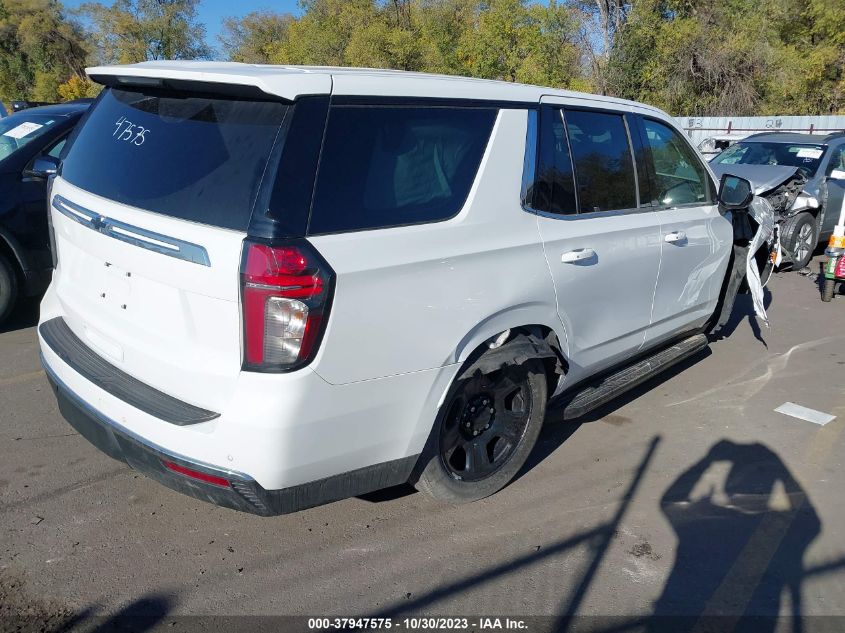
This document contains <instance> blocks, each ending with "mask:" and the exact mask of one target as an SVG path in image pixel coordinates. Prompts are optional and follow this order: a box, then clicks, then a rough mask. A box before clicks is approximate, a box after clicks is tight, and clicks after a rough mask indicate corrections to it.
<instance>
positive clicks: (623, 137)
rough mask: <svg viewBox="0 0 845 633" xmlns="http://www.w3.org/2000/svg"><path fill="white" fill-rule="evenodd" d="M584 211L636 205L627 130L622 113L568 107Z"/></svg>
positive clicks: (573, 158) (632, 163)
mask: <svg viewBox="0 0 845 633" xmlns="http://www.w3.org/2000/svg"><path fill="white" fill-rule="evenodd" d="M565 116H566V129H567V133H568V136H569V147H570V148H571V152H572V160H573V162H574V164H575V180H576V182H577V183H578V201H579V205H580V211H581V213H595V212H599V211H615V210H623V209H635V208H637V186H636V178H635V171H634V161H633V159H632V156H631V146H630V143H629V140H628V131H627V128H626V127H625V121H624V119H623V117H622V115H621V114H609V113H604V112H588V111H584V110H566V113H565Z"/></svg>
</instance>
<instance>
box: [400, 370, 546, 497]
mask: <svg viewBox="0 0 845 633" xmlns="http://www.w3.org/2000/svg"><path fill="white" fill-rule="evenodd" d="M547 391H548V387H547V382H546V374H545V370H544V368H543V363H542V362H540V361H539V360H528V361H526V362H525V363H523V364H521V365H518V364H517V363H515V362H511V363H507V364H504V365H502V366H501V368H500V369H498V370H496V371H494V372H492V373H488V374H481V372H480V371H476V372H475V373H474V375H472V376H468V377H464V376H461V377H459V378H458V379H456V380H455V382H454V383H453V384H452V386H451V387H450V388H449V392H448V394H447V396H446V398H445V400H444V402H443V406H442V407H441V408H440V412H439V413H438V416H437V419H436V420H435V423H434V427H433V428H432V431H431V434H430V436H429V438H428V442H427V443H426V447H425V449H424V450H423V452H422V455H421V456H420V461H419V462H418V470H417V472H419V473H420V474H419V476H418V478H417V480H416V481H412V483H413V484H414V486H415V487H416V489H417V490H419V491H420V492H423V493H425V494H427V495H429V496H430V497H433V498H435V499H437V500H439V501H445V502H449V503H468V502H471V501H477V500H479V499H483V498H484V497H488V496H490V495H492V494H493V493H495V492H498V491H499V490H501V489H502V488H504V487H505V486H506V485H507V484H508V483H510V481H511V480H512V479H513V478H514V477H515V476H516V474H517V473H518V472H519V470H520V469H521V468H522V466H523V465H524V464H525V461H526V460H527V459H528V456H529V455H530V453H531V450H532V449H533V448H534V445H535V444H536V443H537V437H538V435H539V434H540V429H541V428H542V426H543V418H544V416H545V413H546V400H547V398H548V393H547ZM490 409H492V410H493V412H492V413H491V412H490ZM503 413H505V414H507V415H503ZM467 425H469V426H467ZM476 433H477V436H476V435H475V434H476ZM473 458H475V459H473Z"/></svg>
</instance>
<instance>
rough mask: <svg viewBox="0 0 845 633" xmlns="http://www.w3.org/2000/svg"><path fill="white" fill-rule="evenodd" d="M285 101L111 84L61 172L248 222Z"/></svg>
mask: <svg viewBox="0 0 845 633" xmlns="http://www.w3.org/2000/svg"><path fill="white" fill-rule="evenodd" d="M287 110H288V106H287V105H286V104H284V103H281V102H278V101H269V100H268V101H254V100H241V99H235V98H223V97H217V96H206V95H200V94H194V93H178V92H169V91H168V92H163V91H157V90H154V89H138V90H135V89H133V90H118V89H110V90H108V91H107V92H106V94H104V95H103V96H102V98H101V99H100V100H99V101H98V103H97V105H96V106H95V107H94V110H93V111H92V112H91V113H90V115H89V117H88V120H87V121H86V123H85V125H84V126H83V128H82V129H81V130H80V131H79V133H78V136H77V137H76V139H75V140H74V142H73V145H72V146H71V147H70V150H69V151H68V154H67V156H66V157H65V159H64V164H63V167H62V177H63V178H65V179H66V180H68V181H69V182H70V183H72V184H74V185H76V186H77V187H80V188H82V189H85V190H86V191H89V192H90V193H93V194H96V195H99V196H102V197H104V198H108V199H110V200H115V201H117V202H122V203H124V204H128V205H131V206H135V207H139V208H141V209H145V210H148V211H154V212H156V213H160V214H163V215H168V216H171V217H175V218H180V219H183V220H191V221H194V222H201V223H203V224H211V225H214V226H219V227H223V228H227V229H236V230H245V229H246V228H247V226H248V224H249V220H250V216H251V214H252V208H253V206H254V204H255V201H256V198H257V195H258V190H259V185H260V184H261V182H262V178H263V176H264V172H265V168H266V167H267V161H268V158H269V156H270V151H271V149H272V148H273V145H274V143H275V142H276V141H277V138H278V137H279V136H280V130H281V126H282V122H283V120H284V117H285V114H286V112H287Z"/></svg>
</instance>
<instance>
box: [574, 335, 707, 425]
mask: <svg viewBox="0 0 845 633" xmlns="http://www.w3.org/2000/svg"><path fill="white" fill-rule="evenodd" d="M707 342H708V341H707V336H705V335H704V334H696V335H695V336H691V337H689V338H687V339H684V340H683V341H681V342H680V343H676V344H675V345H673V346H672V347H667V348H664V349H662V350H660V351H659V352H657V353H656V354H653V355H651V356H648V357H646V358H644V359H643V360H641V361H638V362H636V363H634V364H633V365H627V366H625V367H623V368H622V369H620V370H618V371H617V372H615V373H613V374H610V375H608V376H605V377H604V378H602V379H601V380H600V381H599V382H595V383H593V384H591V385H589V386H586V387H584V388H582V389H580V390H579V391H577V392H576V393H575V396H574V397H573V398H572V399H571V400H569V402H568V403H567V404H566V406H565V407H564V409H563V419H564V420H572V419H573V418H579V417H581V416H582V415H584V414H585V413H587V412H589V411H592V410H593V409H595V408H597V407H600V406H601V405H603V404H605V403H606V402H610V401H611V400H613V399H614V398H616V397H617V396H619V395H621V394H623V393H625V392H626V391H628V390H629V389H632V388H633V387H636V386H637V385H639V384H642V383H644V382H645V381H646V380H648V379H650V378H653V377H654V376H656V375H657V374H659V373H660V372H662V371H664V370H666V369H668V368H669V367H671V366H672V365H675V364H676V363H679V362H680V361H682V360H684V359H685V358H687V357H689V356H692V355H693V354H695V353H696V352H700V351H701V350H703V349H704V348H705V347H707Z"/></svg>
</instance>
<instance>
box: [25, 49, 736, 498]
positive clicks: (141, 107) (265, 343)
mask: <svg viewBox="0 0 845 633" xmlns="http://www.w3.org/2000/svg"><path fill="white" fill-rule="evenodd" d="M88 72H89V75H90V76H91V78H92V79H94V80H95V81H97V82H99V83H102V84H105V85H106V86H107V88H106V89H105V90H104V91H103V92H102V93H101V95H100V97H99V98H98V99H97V102H96V104H95V105H94V107H92V108H91V110H90V111H89V112H88V114H87V115H86V118H85V120H84V121H83V124H82V125H80V127H79V128H78V129H77V131H76V132H75V133H74V136H73V138H72V139H70V140H69V142H68V149H67V150H66V151H65V156H64V157H63V163H62V166H61V170H60V173H59V175H58V176H57V177H56V178H55V180H54V181H53V184H52V191H51V194H50V207H51V223H52V231H53V236H52V239H53V242H54V252H55V255H56V270H55V274H54V276H53V281H52V285H51V286H50V289H49V291H48V292H47V295H46V296H45V298H44V300H43V303H42V305H41V322H40V325H39V335H40V343H41V350H42V357H43V364H44V367H45V369H46V371H47V373H48V375H49V377H50V379H51V382H52V383H53V384H54V385H55V389H56V394H57V397H58V401H59V406H60V409H61V411H62V413H63V414H64V416H65V417H66V418H67V419H68V421H69V422H70V423H71V424H72V425H73V426H74V427H75V428H76V429H78V430H79V432H80V433H81V434H82V435H84V436H85V437H86V438H88V439H89V440H90V441H91V442H92V443H94V444H95V445H96V446H97V447H99V448H100V449H102V450H103V451H105V452H106V453H108V454H109V455H111V456H112V457H115V458H117V459H121V460H123V461H125V462H127V463H128V464H130V465H131V466H133V467H135V468H137V469H138V470H140V471H142V472H144V473H146V474H147V475H149V476H150V477H153V478H155V479H156V480H158V481H160V482H161V483H163V484H165V485H167V486H169V487H171V488H174V489H177V490H180V491H181V492H184V493H187V494H190V495H192V496H194V497H197V498H200V499H205V500H208V501H211V502H214V503H217V504H220V505H223V506H227V507H231V508H236V509H239V510H245V511H248V512H254V513H257V514H263V515H270V514H280V513H286V512H291V511H295V510H299V509H302V508H306V507H310V506H313V505H317V504H320V503H325V502H327V501H332V500H336V499H340V498H343V497H347V496H351V495H358V494H363V493H366V492H369V491H372V490H375V489H379V488H383V487H387V486H391V485H394V484H399V483H404V482H408V481H410V482H411V483H413V484H414V485H415V486H416V487H417V488H419V489H421V490H424V491H425V492H427V493H429V494H431V495H433V496H434V497H436V498H439V499H444V500H449V501H469V500H474V499H479V498H481V497H483V496H486V495H489V494H492V493H493V492H495V491H497V490H498V489H500V488H502V487H503V486H504V485H506V484H507V483H508V482H509V481H510V480H511V479H512V478H513V477H514V476H515V475H516V473H517V471H518V470H519V469H520V468H521V467H522V465H523V463H524V462H525V460H526V458H527V456H528V454H529V452H530V451H531V449H532V447H533V445H534V443H535V440H536V438H537V435H538V433H539V430H540V427H541V425H542V422H543V417H544V413H545V410H546V403H547V400H548V399H549V398H550V397H552V396H559V400H560V402H561V403H562V404H561V406H562V407H565V412H566V416H567V417H573V416H577V415H580V414H581V413H583V412H585V411H587V410H589V409H590V408H593V407H595V406H597V405H599V404H601V403H603V402H606V401H607V400H608V399H610V398H611V397H613V396H615V395H616V394H618V393H619V392H621V391H623V390H624V389H625V388H627V387H630V386H631V385H633V384H636V383H637V382H640V381H642V380H643V379H644V378H646V377H648V376H649V375H651V374H652V373H653V372H654V371H657V370H659V369H661V368H664V367H666V366H668V365H669V364H671V363H673V362H676V361H677V360H679V359H680V358H683V357H684V356H686V355H689V354H691V353H693V352H695V351H697V350H699V349H701V348H702V347H703V346H705V345H706V344H707V339H706V337H705V336H704V334H703V333H704V332H706V331H707V329H708V328H712V327H713V325H714V324H715V323H716V321H718V315H717V313H718V312H720V308H719V306H720V305H721V304H724V303H727V304H730V303H732V298H733V295H734V294H735V289H736V286H735V285H733V286H731V287H730V288H729V287H728V286H729V284H728V283H727V282H726V280H728V279H729V278H730V275H729V274H728V272H729V271H728V265H729V260H730V259H731V253H732V249H733V241H734V239H733V235H734V232H733V227H732V221H731V214H730V213H725V212H720V207H719V205H718V204H717V201H716V187H715V183H714V180H713V176H712V174H711V172H710V171H709V169H708V167H707V166H706V164H705V163H704V162H703V161H702V160H701V159H700V157H699V155H698V154H697V153H696V152H695V150H693V149H692V147H691V146H690V145H689V143H688V142H687V140H686V138H685V137H684V136H683V134H682V132H681V131H680V130H679V129H678V128H677V127H676V126H675V124H674V123H673V121H672V119H671V118H670V117H669V116H668V115H666V114H665V113H663V112H661V111H659V110H656V109H654V108H652V107H648V106H645V105H641V104H637V103H632V102H627V101H621V100H618V99H612V98H607V97H598V96H592V95H585V94H578V93H572V92H566V91H560V90H553V89H547V88H540V87H536V86H525V85H518V84H509V83H502V82H492V81H481V80H473V79H465V78H459V77H445V76H434V75H422V74H412V73H403V72H392V71H376V70H355V69H340V68H305V67H302V68H300V67H278V66H276V67H272V66H253V65H243V64H233V63H210V62H209V63H203V62H151V63H143V64H137V65H131V66H107V67H98V68H92V69H89V71H88ZM723 211H724V209H723ZM720 294H722V295H725V294H727V295H728V296H727V299H729V301H725V299H726V297H724V296H723V297H720ZM722 311H723V310H722Z"/></svg>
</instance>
